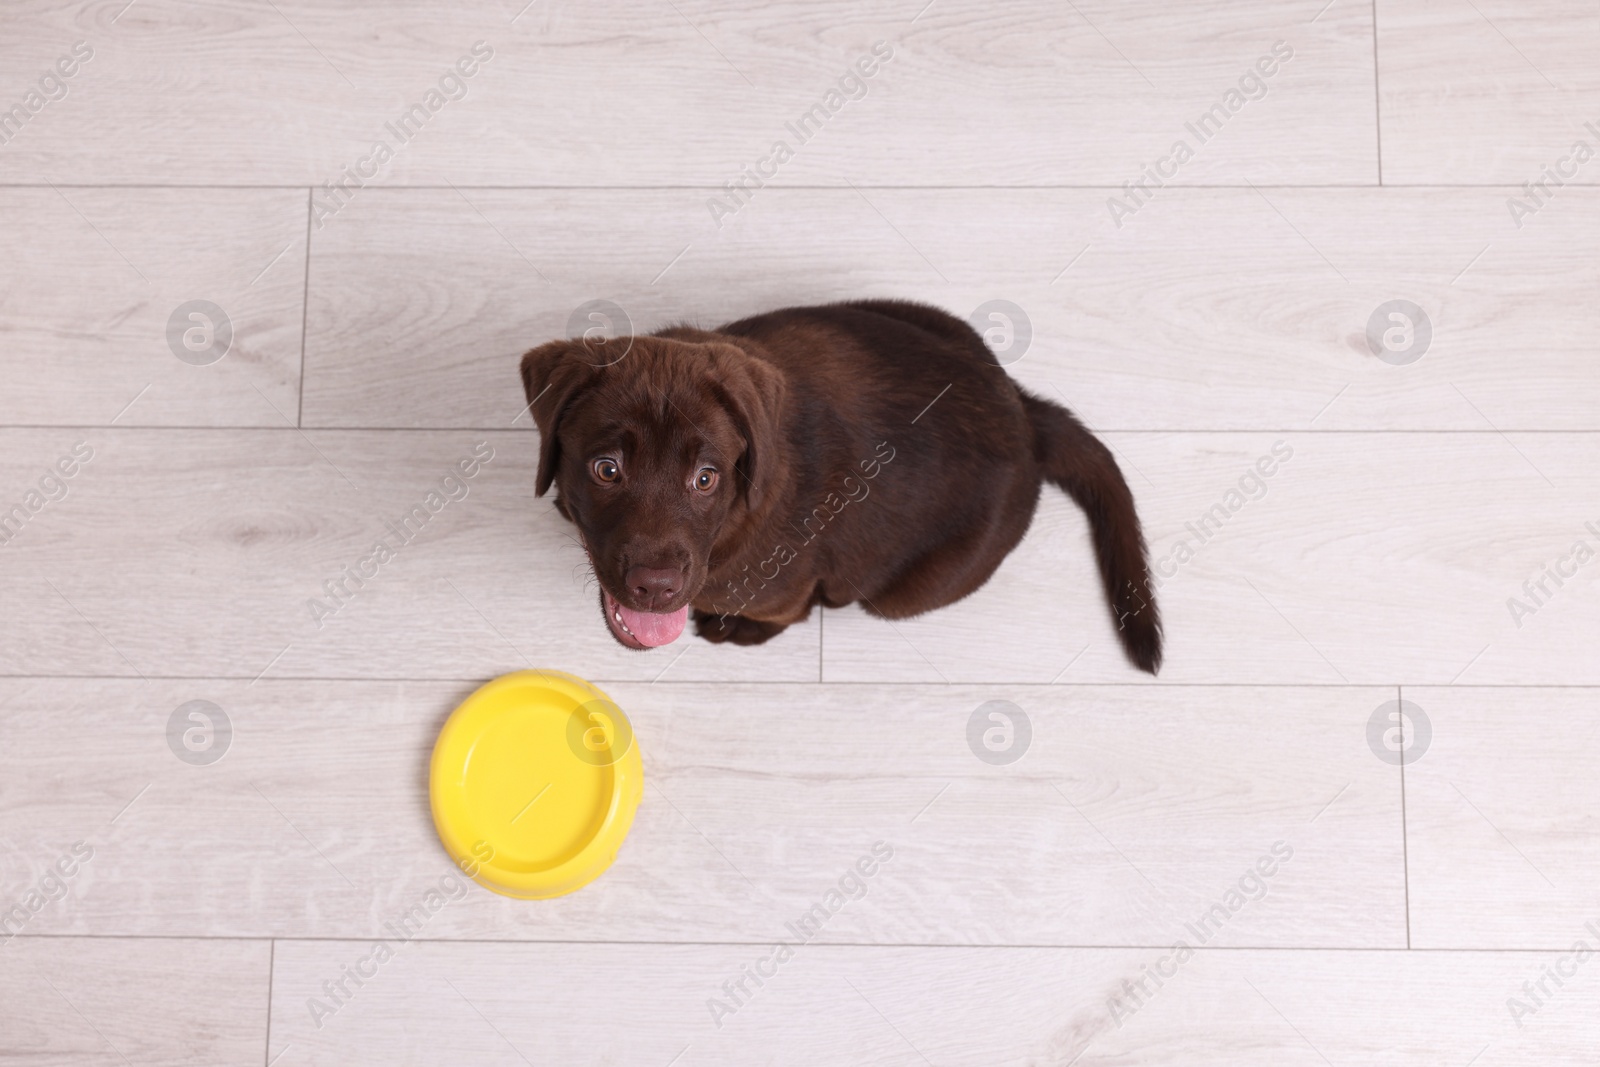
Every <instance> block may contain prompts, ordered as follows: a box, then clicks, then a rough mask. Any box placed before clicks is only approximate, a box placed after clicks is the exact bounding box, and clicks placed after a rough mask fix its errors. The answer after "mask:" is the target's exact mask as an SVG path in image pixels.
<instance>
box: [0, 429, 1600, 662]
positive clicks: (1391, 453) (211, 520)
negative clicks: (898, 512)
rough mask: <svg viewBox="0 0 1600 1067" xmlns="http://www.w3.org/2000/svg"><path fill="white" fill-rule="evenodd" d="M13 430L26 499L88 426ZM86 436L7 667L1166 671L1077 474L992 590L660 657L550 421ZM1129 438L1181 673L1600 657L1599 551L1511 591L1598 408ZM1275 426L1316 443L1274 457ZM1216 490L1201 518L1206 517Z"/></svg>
mask: <svg viewBox="0 0 1600 1067" xmlns="http://www.w3.org/2000/svg"><path fill="white" fill-rule="evenodd" d="M937 410H938V409H937V408H935V409H934V413H933V414H930V415H929V416H928V418H929V419H933V418H936V417H937ZM930 425H931V423H930ZM913 432H915V431H914V430H913ZM0 437H3V438H4V439H5V442H6V445H7V447H6V448H5V449H4V450H3V455H4V456H5V459H4V461H3V466H0V473H3V474H4V484H6V485H9V486H11V487H12V488H11V490H9V497H8V498H7V499H8V500H9V501H13V502H15V501H25V500H26V499H27V497H26V495H25V494H26V493H27V492H28V491H29V490H30V487H31V486H33V485H34V484H35V482H36V480H37V479H40V478H41V477H42V475H43V473H44V472H46V471H48V470H49V468H50V465H51V464H53V463H55V462H56V461H57V460H58V459H59V458H60V456H61V455H62V454H65V453H67V452H68V451H69V450H70V449H71V448H72V446H73V444H74V443H75V442H76V441H78V440H80V438H79V437H78V435H77V431H57V430H48V431H43V430H41V431H22V430H13V431H4V432H3V433H0ZM91 438H92V440H91ZM82 440H84V441H85V442H87V443H88V444H89V445H90V447H93V448H95V449H96V450H97V455H96V458H95V459H94V460H93V461H92V462H91V463H89V464H88V465H87V466H86V467H84V469H83V470H81V471H80V473H79V474H78V475H77V477H76V479H75V480H74V481H73V482H71V483H69V487H70V492H69V495H68V496H67V497H66V498H65V499H62V500H60V501H59V502H57V503H53V504H48V505H46V506H44V507H43V508H42V509H41V510H40V511H39V513H38V514H37V515H34V516H33V517H32V519H31V520H30V521H29V523H28V524H27V525H26V526H24V527H23V529H22V530H21V532H20V533H19V534H18V535H16V536H15V537H13V538H12V540H11V541H10V542H9V543H8V544H6V545H5V546H4V547H3V548H0V553H3V554H4V557H5V558H4V559H3V560H0V562H3V563H4V565H5V570H4V571H3V572H0V588H3V589H4V592H5V596H6V597H7V600H8V602H9V603H11V604H13V605H14V610H15V611H17V612H18V613H19V617H22V618H26V619H27V620H28V625H27V626H24V627H14V628H11V629H8V630H6V631H4V633H3V634H0V656H3V663H4V664H5V670H6V672H7V673H11V674H41V673H45V674H115V675H125V676H157V675H186V676H215V675H225V676H235V677H241V678H244V679H247V680H248V679H251V678H255V677H257V676H258V675H262V674H267V675H269V676H271V677H296V676H300V677H335V678H337V677H372V678H383V677H402V678H426V677H433V678H453V679H459V678H483V677H488V676H490V675H493V674H496V673H500V672H503V671H506V670H512V669H519V668H522V667H526V666H529V665H549V664H559V665H561V666H563V667H564V668H566V669H570V670H574V671H577V672H579V673H581V674H583V675H585V676H588V677H594V678H615V679H623V678H626V679H636V680H645V681H648V680H650V679H653V678H657V677H662V676H666V677H671V678H673V679H681V680H691V679H715V678H746V679H760V680H780V679H781V680H787V681H812V680H815V679H816V678H817V677H818V670H819V665H820V666H821V667H822V668H823V669H824V671H825V675H824V676H825V677H826V678H827V679H828V680H830V681H920V682H987V681H1014V682H1037V683H1047V682H1051V681H1056V680H1060V681H1066V682H1118V683H1127V682H1145V681H1148V679H1146V678H1144V677H1143V676H1139V675H1137V674H1136V672H1134V671H1133V670H1132V669H1131V668H1129V667H1128V666H1127V665H1126V664H1125V663H1124V661H1123V660H1122V658H1121V655H1120V653H1119V652H1118V651H1117V647H1116V644H1115V641H1114V639H1113V638H1114V635H1113V634H1112V632H1111V626H1112V622H1111V620H1110V618H1109V616H1108V615H1107V613H1106V610H1105V607H1104V604H1103V602H1102V598H1101V594H1100V592H1099V587H1098V580H1097V578H1096V576H1095V575H1094V573H1093V570H1092V566H1093V565H1092V554H1091V552H1090V548H1089V544H1088V539H1087V534H1086V527H1085V525H1084V522H1083V519H1082V516H1081V514H1080V513H1078V512H1077V511H1076V509H1075V508H1073V507H1072V505H1071V504H1070V503H1069V502H1068V501H1067V500H1066V499H1065V497H1064V496H1062V495H1061V494H1059V493H1057V492H1055V491H1054V490H1050V491H1048V492H1046V493H1045V495H1044V497H1043V500H1042V503H1041V506H1040V513H1039V516H1038V517H1037V519H1036V521H1035V525H1034V528H1033V530H1032V531H1031V533H1030V534H1029V536H1028V537H1027V538H1026V539H1025V540H1024V542H1023V544H1022V545H1021V546H1019V548H1018V549H1017V550H1016V551H1015V552H1014V553H1013V554H1012V556H1011V557H1010V558H1008V559H1007V561H1006V562H1005V563H1004V564H1002V566H1001V568H1000V570H999V571H998V572H996V575H995V577H994V578H993V579H991V581H990V582H989V584H988V585H986V586H985V587H984V588H983V589H981V590H980V591H979V592H978V593H976V594H974V595H973V596H972V597H970V598H968V599H967V600H965V601H962V602H961V603H959V604H956V605H953V606H951V607H948V608H945V609H941V610H940V611H937V612H933V613H931V614H928V615H926V616H921V617H919V618H916V619H909V620H901V621H898V622H894V623H890V622H885V621H882V620H877V619H872V618H869V617H868V616H866V615H865V613H863V612H861V611H859V610H858V609H846V610H844V611H839V612H830V613H829V617H828V619H827V623H826V627H827V628H826V635H827V639H826V650H825V653H824V654H823V657H822V661H821V662H820V664H819V658H818V656H819V642H821V641H822V635H821V632H820V630H821V627H820V625H819V623H818V621H817V617H816V616H813V619H812V620H811V621H809V622H807V623H805V624H803V625H801V626H799V627H795V628H792V629H791V630H789V631H787V632H786V633H784V634H783V635H781V636H780V637H779V638H777V639H776V640H774V641H772V642H770V643H769V644H767V645H765V646H762V647H760V648H756V649H728V648H724V647H717V646H712V645H709V644H707V643H706V642H703V641H700V640H699V639H697V638H694V637H692V636H690V637H686V638H684V639H682V640H681V641H680V642H679V643H675V644H674V645H673V646H669V647H668V648H666V649H662V650H658V651H655V652H652V653H649V654H643V655H640V654H636V653H631V652H628V651H627V650H624V649H622V648H621V647H620V646H617V645H616V644H615V642H614V641H613V640H612V639H611V638H610V637H609V635H608V634H607V632H606V631H605V629H604V628H603V626H602V625H601V620H600V619H598V618H597V617H595V616H596V614H597V612H598V607H597V605H596V604H595V593H594V591H593V586H592V582H591V580H590V579H589V577H588V572H587V569H586V564H585V562H584V558H583V556H582V553H581V552H580V550H579V549H578V547H577V545H576V543H575V542H574V541H573V540H572V537H571V531H570V527H569V526H568V525H567V524H566V523H565V522H564V521H563V520H561V519H560V518H559V516H557V515H556V514H555V512H554V510H553V509H552V508H551V507H550V506H549V504H548V502H546V501H538V500H535V499H534V498H533V496H532V493H531V485H532V481H533V466H534V460H535V456H534V452H535V449H534V447H533V446H534V442H535V437H534V435H532V434H528V433H518V432H513V431H502V432H499V433H483V434H480V433H477V432H475V431H441V432H426V433H424V432H416V433H392V432H370V431H349V432H344V431H309V432H306V433H300V432H297V431H293V430H288V429H285V430H279V431H265V430H259V431H258V430H230V431H221V430H218V431H200V430H172V431H141V430H110V431H105V432H103V433H101V434H91V435H86V436H84V437H83V438H82ZM1108 440H1109V441H1110V442H1111V444H1112V445H1113V447H1114V448H1115V449H1116V450H1117V452H1118V453H1119V455H1120V456H1121V458H1122V462H1123V463H1124V465H1125V466H1126V468H1127V471H1128V476H1129V478H1130V480H1131V483H1132V484H1133V486H1134V487H1135V492H1136V494H1137V495H1138V498H1139V501H1140V506H1141V508H1142V510H1143V514H1144V522H1145V526H1146V530H1147V531H1148V534H1149V537H1150V540H1151V543H1152V545H1153V559H1154V560H1155V562H1156V566H1157V568H1158V572H1159V573H1161V574H1163V575H1169V576H1170V577H1168V578H1167V579H1166V580H1165V582H1164V584H1163V586H1162V588H1161V593H1160V602H1161V604H1162V610H1163V612H1164V615H1165V618H1166V620H1167V624H1168V630H1169V641H1170V650H1169V654H1168V658H1167V665H1166V667H1165V669H1164V673H1163V674H1162V676H1161V680H1162V681H1164V682H1207V683H1213V682H1215V683H1275V684H1317V685H1321V684H1345V683H1352V684H1372V685H1390V684H1395V683H1402V682H1403V683H1406V684H1428V683H1434V684H1445V683H1449V682H1451V681H1454V680H1459V681H1462V682H1466V683H1469V684H1549V683H1563V684H1569V685H1593V684H1597V683H1600V675H1597V674H1596V661H1595V659H1594V657H1593V656H1592V655H1589V654H1588V652H1587V650H1588V649H1590V648H1592V646H1593V644H1594V640H1595V635H1596V633H1597V632H1600V615H1597V608H1596V602H1597V598H1596V595H1595V582H1596V578H1595V576H1594V575H1592V574H1590V573H1589V571H1588V570H1582V571H1579V572H1578V573H1577V575H1576V576H1575V577H1574V578H1573V579H1572V580H1571V582H1570V583H1569V584H1568V586H1567V588H1566V590H1565V591H1564V595H1563V596H1562V597H1561V598H1559V599H1558V600H1552V601H1550V602H1548V604H1547V606H1546V607H1545V608H1542V609H1541V610H1540V612H1539V614H1538V615H1537V616H1536V617H1531V618H1521V619H1515V618H1513V617H1512V615H1511V613H1510V610H1509V609H1508V606H1507V602H1508V599H1509V598H1511V597H1513V596H1522V595H1524V594H1523V592H1522V585H1523V582H1524V581H1525V580H1527V579H1529V577H1530V576H1534V577H1536V576H1537V575H1538V574H1539V573H1540V572H1541V570H1542V569H1543V568H1545V567H1547V566H1550V565H1551V564H1552V562H1553V561H1554V560H1555V559H1556V558H1557V557H1558V556H1560V555H1561V554H1562V553H1566V552H1568V551H1569V550H1570V548H1571V546H1572V545H1573V543H1574V542H1575V540H1577V539H1580V538H1584V537H1589V538H1593V537H1594V536H1595V535H1593V534H1592V533H1589V532H1588V530H1587V526H1586V524H1588V523H1595V524H1597V525H1600V516H1596V515H1594V514H1593V510H1592V501H1594V500H1595V499H1597V497H1600V492H1597V490H1600V486H1596V484H1595V477H1596V476H1595V471H1596V470H1597V469H1600V467H1597V465H1596V463H1595V449H1596V447H1597V439H1596V438H1595V437H1594V436H1593V435H1587V434H1512V435H1506V436H1502V435H1499V434H1492V433H1483V434H1403V433H1400V434H1360V435H1349V434H1304V435H1285V436H1284V437H1281V438H1280V437H1276V436H1274V435H1264V434H1263V435H1223V434H1112V435H1108ZM479 442H486V443H488V444H487V447H491V448H494V449H495V450H496V452H495V456H496V458H495V459H494V460H493V461H491V462H490V463H489V464H488V465H487V466H485V467H484V468H483V470H482V471H481V472H480V473H479V474H478V475H477V477H476V478H474V479H472V480H471V481H470V482H467V483H464V484H465V487H466V489H467V491H468V493H469V495H468V496H467V497H466V498H465V499H463V500H461V501H459V502H456V503H449V504H446V505H445V507H444V509H443V510H442V511H441V512H440V513H439V514H438V516H437V518H434V519H430V523H429V525H428V526H427V527H425V528H424V530H423V532H422V533H421V534H420V535H418V536H416V537H415V538H414V539H413V540H412V541H411V542H410V543H409V544H403V545H402V544H399V543H398V541H397V547H396V549H395V552H396V558H395V559H394V560H393V561H391V562H390V563H389V564H386V565H384V566H383V567H382V568H380V569H379V571H378V574H377V576H376V577H375V578H373V579H371V580H369V581H367V582H366V583H365V584H364V585H363V586H362V587H360V588H359V589H357V588H355V586H354V585H353V584H352V581H351V579H348V578H345V577H344V568H346V567H356V566H358V565H359V564H360V561H361V560H363V559H364V558H366V557H367V556H368V555H369V554H370V553H371V552H372V546H373V544H374V543H375V542H376V541H379V540H384V542H385V543H386V544H387V543H388V541H389V540H396V539H394V538H392V536H391V534H392V531H390V530H389V527H388V525H387V524H388V523H399V521H400V519H401V518H402V517H403V516H404V515H406V514H407V513H408V512H409V509H411V508H412V507H414V506H419V505H420V504H421V503H422V502H423V501H424V500H425V499H426V496H427V494H428V493H429V492H430V491H434V490H437V489H438V488H439V487H440V486H441V484H442V482H443V479H444V478H445V476H447V475H449V474H450V473H451V472H452V471H453V470H454V469H455V466H454V465H455V464H456V463H458V462H459V461H461V460H462V459H463V458H467V457H469V456H470V455H471V453H472V450H473V449H474V448H475V447H478V443H479ZM1279 442H1282V444H1281V446H1279ZM1274 446H1279V447H1281V448H1284V449H1289V450H1292V457H1291V458H1289V459H1287V460H1285V461H1283V462H1282V463H1281V464H1280V465H1279V466H1277V467H1276V469H1275V473H1274V474H1273V475H1272V476H1271V477H1270V478H1257V479H1256V480H1255V481H1250V480H1248V479H1247V475H1249V474H1250V472H1252V471H1254V470H1255V469H1256V464H1257V463H1258V461H1260V460H1262V459H1263V457H1265V458H1267V459H1269V460H1270V459H1272V458H1273V457H1272V450H1273V448H1274ZM346 479H348V481H347V480H346ZM1547 479H1548V481H1547ZM1263 487H1264V490H1265V491H1264V493H1262V492H1261V489H1262V488H1263ZM1230 494H1233V495H1230ZM1252 498H1254V499H1252ZM1213 508H1217V509H1218V511H1216V512H1213V511H1212V510H1211V509H1213ZM1230 509H1231V510H1230ZM1217 514H1221V515H1223V516H1224V519H1217V518H1216V517H1215V516H1216V515H1217ZM1207 515H1212V516H1213V517H1212V518H1211V519H1210V520H1209V522H1210V525H1209V527H1208V529H1209V530H1210V531H1211V532H1210V533H1209V535H1208V536H1207V537H1205V538H1201V537H1200V536H1198V535H1197V534H1196V533H1195V532H1193V531H1192V530H1190V529H1189V527H1190V526H1196V527H1197V528H1198V524H1199V523H1200V521H1201V520H1202V518H1203V517H1204V516H1207ZM129 516H138V521H136V522H129V521H128V517H129ZM1218 527H1220V530H1218ZM1202 541H1203V543H1202ZM1592 543H1593V542H1591V544H1592ZM1184 545H1187V546H1188V547H1187V551H1188V552H1190V554H1191V558H1189V559H1188V560H1187V562H1182V560H1183V552H1184V551H1186V550H1185V549H1184V548H1183V547H1182V546H1184ZM1592 569H1593V568H1590V570H1592ZM1041 576H1046V577H1044V578H1041ZM325 582H343V583H344V584H343V588H344V589H345V590H347V591H349V590H354V595H353V596H351V595H348V592H347V593H346V595H345V596H344V599H343V606H341V607H339V610H338V612H337V613H335V614H332V615H326V614H325V615H323V616H322V617H320V618H319V617H318V615H316V614H315V613H314V612H313V610H312V606H311V605H312V602H313V601H319V602H321V603H322V604H323V605H325V606H329V605H337V604H339V603H340V602H339V601H336V600H335V599H334V598H333V597H332V596H331V595H330V594H329V593H328V592H327V591H326V589H327V587H326V586H325V585H324V583H325ZM1519 621H1520V622H1521V623H1522V625H1520V626H1519V625H1517V623H1518V622H1519ZM319 622H320V626H319ZM675 657H678V658H675Z"/></svg>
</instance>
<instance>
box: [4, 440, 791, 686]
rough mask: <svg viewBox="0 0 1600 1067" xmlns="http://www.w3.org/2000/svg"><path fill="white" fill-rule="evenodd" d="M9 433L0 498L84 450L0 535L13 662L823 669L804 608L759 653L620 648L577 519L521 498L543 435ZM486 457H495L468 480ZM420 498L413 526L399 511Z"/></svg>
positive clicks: (651, 673) (605, 670)
mask: <svg viewBox="0 0 1600 1067" xmlns="http://www.w3.org/2000/svg"><path fill="white" fill-rule="evenodd" d="M0 436H4V437H6V441H5V442H4V444H3V446H0V457H3V458H0V485H4V486H6V490H5V492H6V494H7V495H6V496H5V497H0V499H4V500H5V501H6V506H7V508H9V507H10V506H11V505H13V504H15V503H18V502H25V501H26V500H27V497H26V493H27V492H28V491H30V490H33V489H34V488H35V486H36V484H37V482H38V480H39V479H40V478H41V477H43V476H44V474H45V473H47V472H48V471H49V469H50V467H51V465H52V464H54V463H55V462H56V461H57V460H58V459H59V458H60V456H61V455H63V454H66V453H68V452H70V450H71V448H72V447H73V445H74V444H75V443H77V442H80V441H82V442H83V443H85V444H86V445H87V446H88V447H89V448H92V449H93V450H94V451H95V457H94V459H93V460H91V461H90V462H89V463H88V464H86V465H85V466H83V467H82V468H81V470H80V471H79V473H78V474H77V475H76V477H75V478H74V479H73V480H72V481H70V482H68V483H67V485H68V493H67V495H66V496H65V497H64V498H63V499H60V500H59V501H58V502H55V503H47V504H45V505H44V506H43V507H42V508H40V509H39V511H38V513H37V514H35V515H33V516H32V517H31V519H30V520H29V521H28V522H27V523H26V525H24V526H23V527H22V529H21V531H20V533H18V534H16V535H15V536H13V537H12V539H11V540H10V541H9V542H8V543H6V544H4V545H3V546H0V590H3V592H0V595H3V596H4V597H5V599H6V601H7V603H9V604H13V605H15V610H18V611H21V612H25V613H26V615H27V618H28V620H29V622H28V625H27V626H23V627H10V628H7V629H6V630H5V631H4V633H3V636H0V663H3V665H4V667H3V670H4V671H5V672H8V673H12V674H18V673H21V674H39V673H47V674H59V673H70V674H77V673H91V674H116V675H125V676H129V677H144V676H159V675H184V676H193V675H231V676H236V677H242V678H244V679H245V680H250V679H252V678H255V677H257V676H260V675H264V674H265V675H269V676H272V677H286V676H287V677H294V676H322V677H357V678H361V677H379V678H385V677H386V678H426V677H435V678H488V677H490V676H493V675H495V674H500V673H504V672H505V671H509V670H518V669H522V668H525V667H528V666H553V665H557V664H559V665H561V667H562V668H563V669H565V670H569V671H573V672H576V673H578V674H581V675H583V676H585V677H590V678H638V679H643V680H649V679H653V678H656V677H659V676H662V675H663V674H666V673H667V672H669V671H670V672H671V677H674V678H697V677H698V678H708V677H713V678H727V677H745V678H760V679H771V680H779V679H781V680H788V681H814V680H815V679H816V677H817V671H818V663H819V660H818V643H817V642H818V627H817V623H816V622H815V621H814V620H813V621H812V622H810V623H809V624H806V625H802V626H798V627H796V628H794V629H793V630H792V631H790V633H788V634H786V635H785V640H784V641H782V642H780V643H777V644H773V645H769V646H767V647H765V648H759V649H736V650H730V649H726V648H719V647H716V646H713V645H711V644H709V643H707V642H705V641H701V640H699V639H698V638H692V637H691V638H688V639H685V640H683V641H682V642H681V643H679V644H677V645H675V646H673V647H671V648H669V649H663V650H661V651H659V652H655V653H648V654H641V653H636V652H632V651H630V650H628V649H625V648H623V647H622V646H620V645H618V644H617V643H616V641H615V640H614V639H613V638H612V637H611V636H610V632H609V631H608V630H607V629H606V627H605V624H604V621H603V620H602V619H601V617H600V607H599V594H598V593H597V592H596V587H595V585H594V582H593V579H592V577H591V576H590V574H589V571H588V565H587V562H586V559H585V556H584V554H583V552H582V550H581V549H580V548H579V546H578V544H577V542H576V540H575V539H574V537H573V535H572V533H571V528H570V526H569V524H567V523H566V521H565V520H563V519H562V518H561V517H560V516H559V515H557V514H556V512H555V509H554V508H552V507H551V506H550V502H549V501H548V500H537V499H535V498H534V496H533V481H534V468H535V465H536V463H537V455H536V452H537V449H536V447H535V445H536V442H537V438H536V437H535V436H534V435H533V434H528V433H515V432H511V431H502V432H499V433H491V434H477V433H472V432H460V431H455V432H444V433H420V434H399V433H343V432H328V431H320V432H307V433H302V432H300V431H297V430H293V429H289V428H284V429H280V430H236V431H222V430H150V431H141V430H129V429H109V430H102V431H88V430H83V431H79V430H66V431H63V430H29V431H21V430H18V431H0ZM480 448H481V449H484V450H492V452H493V456H492V458H491V459H489V460H488V461H487V462H485V463H483V464H481V466H479V467H478V468H477V473H476V474H475V475H474V476H473V477H470V478H462V477H461V476H460V472H459V466H458V465H459V464H460V463H462V462H463V461H466V462H468V463H469V466H470V465H471V463H472V462H475V460H474V452H475V450H477V449H480ZM447 479H449V480H450V481H449V482H447V481H446V480H447ZM429 494H433V496H432V503H430V497H429ZM433 504H437V505H439V507H438V508H437V509H435V508H434V507H433ZM413 509H421V513H422V515H423V517H424V518H425V519H426V520H427V521H426V523H425V524H424V523H419V522H418V520H416V519H415V518H413V519H411V520H410V521H409V522H408V521H407V518H406V517H407V516H408V515H412V514H413ZM419 526H420V532H419V530H418V527H419ZM394 528H402V532H403V533H406V534H409V539H406V538H403V537H401V536H397V534H396V530H395V529H394ZM378 543H382V544H383V545H385V546H386V547H387V548H388V550H389V551H390V552H391V554H392V558H390V559H389V560H388V561H387V562H377V561H376V560H375V559H374V552H375V549H374V545H375V544H378ZM363 560H365V561H367V562H366V563H363ZM346 568H350V573H349V574H347V573H346ZM363 570H365V571H366V572H367V573H368V574H369V577H368V578H366V579H363V578H362V577H361V572H362V571H363ZM330 585H331V587H332V591H331V592H330ZM314 603H318V604H321V605H322V609H321V612H320V613H319V611H317V610H315V609H314V608H313V606H312V605H313V604H314ZM335 609H337V610H335Z"/></svg>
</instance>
